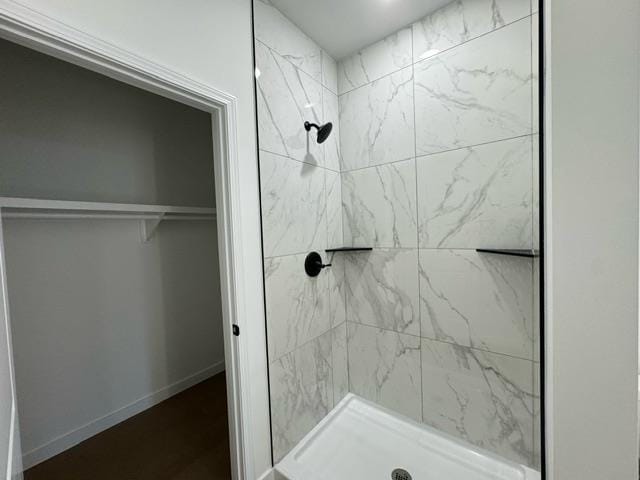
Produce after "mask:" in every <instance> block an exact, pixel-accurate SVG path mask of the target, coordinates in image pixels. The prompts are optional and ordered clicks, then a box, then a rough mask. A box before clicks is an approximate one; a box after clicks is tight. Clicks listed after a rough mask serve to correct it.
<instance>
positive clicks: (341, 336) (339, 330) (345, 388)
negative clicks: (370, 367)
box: [331, 322, 349, 406]
mask: <svg viewBox="0 0 640 480" xmlns="http://www.w3.org/2000/svg"><path fill="white" fill-rule="evenodd" d="M331 342H332V344H331V355H332V358H333V365H332V366H333V405H334V406H335V405H337V404H338V403H339V402H340V400H342V399H343V398H344V397H345V395H346V394H347V393H349V372H348V365H347V361H348V360H347V324H346V322H345V323H342V324H340V325H338V326H337V327H334V328H333V329H332V330H331Z"/></svg>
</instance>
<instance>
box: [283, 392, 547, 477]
mask: <svg viewBox="0 0 640 480" xmlns="http://www.w3.org/2000/svg"><path fill="white" fill-rule="evenodd" d="M398 467H400V468H403V469H405V470H407V471H408V472H409V473H410V474H411V475H412V477H413V480H540V473H539V472H536V471H534V470H532V469H530V468H527V467H525V466H522V465H518V464H515V463H511V462H508V461H506V460H503V459H501V458H499V457H498V456H496V455H493V454H491V453H488V452H485V451H483V450H480V449H478V448H475V447H473V446H471V445H469V444H467V443H465V442H462V441H460V440H457V439H455V438H453V437H450V436H448V435H445V434H443V433H440V432H438V431H437V430H434V429H432V428H429V427H427V426H425V425H422V424H419V423H417V422H412V421H410V420H406V419H401V418H398V417H397V416H396V415H394V414H393V413H392V412H390V411H388V410H386V409H383V408H381V407H379V406H377V405H375V404H372V403H370V402H368V401H366V400H363V399H362V398H360V397H358V396H356V395H353V394H349V395H348V396H347V397H345V398H344V400H342V401H341V402H340V403H339V404H338V405H337V406H336V408H334V409H333V411H331V413H329V415H327V416H326V417H325V418H324V419H323V420H322V422H320V423H319V424H318V425H317V426H316V427H315V428H314V429H313V430H312V431H311V432H309V434H308V435H307V436H306V437H305V438H304V439H302V441H301V442H300V443H299V444H298V445H297V446H296V447H295V448H294V449H293V450H292V451H291V452H290V453H289V454H288V455H287V456H286V457H285V458H284V459H283V460H282V461H281V462H280V463H279V464H278V465H276V478H279V479H282V478H284V479H286V480H374V479H381V480H390V479H391V472H392V471H393V470H394V469H396V468H398Z"/></svg>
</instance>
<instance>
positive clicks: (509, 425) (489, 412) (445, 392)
mask: <svg viewBox="0 0 640 480" xmlns="http://www.w3.org/2000/svg"><path fill="white" fill-rule="evenodd" d="M531 365H532V362H530V361H528V360H521V359H517V358H512V357H507V356H504V355H497V354H493V353H487V352H481V351H479V350H473V349H470V348H467V347H461V346H456V345H451V344H448V343H442V342H436V341H433V340H428V339H423V340H422V382H423V385H424V392H423V398H424V400H423V402H424V403H423V416H424V422H425V423H427V424H429V425H431V426H433V427H435V428H438V429H440V430H443V431H445V432H447V433H449V434H452V435H456V436H458V437H460V438H463V439H465V440H467V441H469V442H471V443H473V444H475V445H478V446H479V447H482V448H485V449H487V450H490V451H493V452H495V453H497V454H499V455H502V456H504V457H506V458H508V459H510V460H513V461H515V462H518V463H522V464H526V465H530V464H531V461H532V452H533V445H532V438H533V404H532V396H533V385H532V383H533V379H532V375H531V372H532V370H531V368H532V367H531Z"/></svg>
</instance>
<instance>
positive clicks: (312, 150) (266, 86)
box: [256, 42, 324, 165]
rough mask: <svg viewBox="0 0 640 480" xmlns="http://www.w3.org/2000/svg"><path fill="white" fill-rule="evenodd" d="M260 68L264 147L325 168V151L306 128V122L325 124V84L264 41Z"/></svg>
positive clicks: (260, 128)
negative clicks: (323, 116) (267, 45)
mask: <svg viewBox="0 0 640 480" xmlns="http://www.w3.org/2000/svg"><path fill="white" fill-rule="evenodd" d="M256 65H257V68H258V70H259V71H260V75H259V78H258V80H257V86H258V133H259V139H260V148H261V149H262V150H266V151H269V152H272V153H278V154H280V155H285V156H288V157H291V158H294V159H296V160H300V161H304V162H307V163H310V164H312V165H323V164H324V149H323V148H322V146H321V145H318V144H317V143H316V142H315V140H314V139H313V136H312V135H309V136H308V135H307V132H306V131H305V129H304V122H305V121H310V122H314V123H319V122H320V121H321V116H322V85H321V84H320V83H319V82H317V81H315V80H314V79H313V78H311V77H310V76H309V75H307V74H306V73H304V72H303V71H301V70H299V69H297V68H295V67H294V66H293V65H292V64H291V63H289V62H288V61H287V60H285V59H284V58H283V57H281V56H280V55H278V54H277V53H276V52H275V51H274V50H271V49H269V48H267V47H266V46H265V45H263V44H262V43H260V42H256Z"/></svg>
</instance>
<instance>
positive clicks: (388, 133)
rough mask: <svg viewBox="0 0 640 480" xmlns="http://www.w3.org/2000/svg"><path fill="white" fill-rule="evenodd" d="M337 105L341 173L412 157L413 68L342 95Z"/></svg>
mask: <svg viewBox="0 0 640 480" xmlns="http://www.w3.org/2000/svg"><path fill="white" fill-rule="evenodd" d="M339 102H340V128H341V135H340V144H341V148H340V150H341V153H342V161H343V170H353V169H356V168H362V167H368V166H372V165H380V164H383V163H390V162H394V161H397V160H405V159H407V158H412V157H413V156H414V155H415V148H414V115H413V67H408V68H405V69H403V70H400V71H399V72H396V73H394V74H392V75H388V76H386V77H383V78H381V79H379V80H376V81H375V82H373V83H370V84H367V85H366V86H364V87H360V88H358V89H356V90H353V91H351V92H349V93H347V94H344V95H341V96H340V99H339Z"/></svg>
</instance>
